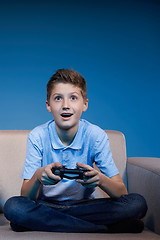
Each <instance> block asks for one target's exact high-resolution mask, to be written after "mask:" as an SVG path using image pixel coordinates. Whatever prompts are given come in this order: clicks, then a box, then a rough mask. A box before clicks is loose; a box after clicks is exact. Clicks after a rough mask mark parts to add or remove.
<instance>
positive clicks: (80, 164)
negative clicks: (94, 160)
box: [77, 162, 93, 170]
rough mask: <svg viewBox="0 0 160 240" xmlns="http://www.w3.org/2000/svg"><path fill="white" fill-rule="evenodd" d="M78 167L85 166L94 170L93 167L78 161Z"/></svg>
mask: <svg viewBox="0 0 160 240" xmlns="http://www.w3.org/2000/svg"><path fill="white" fill-rule="evenodd" d="M77 167H81V168H84V169H88V170H92V169H93V168H92V167H91V166H89V165H87V164H83V163H78V162H77Z"/></svg>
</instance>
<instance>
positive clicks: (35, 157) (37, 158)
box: [22, 132, 43, 179]
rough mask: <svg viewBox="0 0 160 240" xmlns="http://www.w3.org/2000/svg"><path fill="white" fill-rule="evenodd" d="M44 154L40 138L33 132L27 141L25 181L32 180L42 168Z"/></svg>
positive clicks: (23, 173) (23, 172)
mask: <svg viewBox="0 0 160 240" xmlns="http://www.w3.org/2000/svg"><path fill="white" fill-rule="evenodd" d="M42 154H43V152H42V146H41V141H40V137H38V136H37V135H36V134H34V133H32V132H31V133H30V134H29V135H28V139H27V151H26V158H25V162H24V166H23V170H22V177H23V179H30V178H31V177H32V176H33V174H34V173H35V171H36V170H37V169H38V168H40V167H41V162H42Z"/></svg>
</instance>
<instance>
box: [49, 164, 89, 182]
mask: <svg viewBox="0 0 160 240" xmlns="http://www.w3.org/2000/svg"><path fill="white" fill-rule="evenodd" d="M89 171H90V170H88V169H81V168H76V169H69V168H66V167H64V166H63V167H62V168H60V169H57V168H54V167H53V168H52V173H53V174H54V175H57V176H60V177H61V178H62V179H63V178H68V179H81V180H84V181H86V180H87V179H88V178H89V177H87V176H85V172H89Z"/></svg>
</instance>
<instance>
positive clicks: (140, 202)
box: [3, 194, 147, 232]
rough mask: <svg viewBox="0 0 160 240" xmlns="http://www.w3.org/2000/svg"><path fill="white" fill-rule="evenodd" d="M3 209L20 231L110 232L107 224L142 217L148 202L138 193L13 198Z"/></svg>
mask: <svg viewBox="0 0 160 240" xmlns="http://www.w3.org/2000/svg"><path fill="white" fill-rule="evenodd" d="M3 211H4V215H5V217H6V218H7V219H8V220H9V221H10V222H11V226H14V228H15V226H16V227H17V231H19V229H21V230H22V231H23V230H32V231H47V232H107V229H108V228H107V225H108V224H113V223H117V222H120V221H123V220H127V219H141V218H143V217H144V216H145V214H146V211H147V204H146V201H145V199H144V198H143V197H142V196H141V195H139V194H129V195H124V196H122V197H120V198H101V199H94V200H79V201H74V200H69V201H62V202H57V201H32V200H30V199H28V198H27V197H12V198H10V199H8V200H7V202H6V203H5V205H4V209H3ZM14 230H15V229H14ZM15 231H16V230H15Z"/></svg>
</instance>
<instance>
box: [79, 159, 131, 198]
mask: <svg viewBox="0 0 160 240" xmlns="http://www.w3.org/2000/svg"><path fill="white" fill-rule="evenodd" d="M77 166H79V167H82V168H85V169H88V170H90V171H88V172H86V173H85V175H86V176H88V177H90V178H89V179H88V180H87V181H83V180H77V182H80V183H81V184H82V185H83V186H85V187H97V186H98V187H100V188H101V189H102V190H103V191H104V192H106V193H107V194H108V195H109V196H110V197H121V196H122V195H124V194H128V193H127V189H126V187H125V185H124V183H123V181H122V179H121V177H120V175H119V174H117V175H115V176H113V177H111V178H109V177H107V176H106V175H104V174H103V173H101V172H99V171H97V170H96V169H94V168H92V167H91V166H89V165H85V164H80V163H77Z"/></svg>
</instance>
